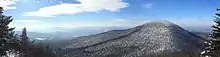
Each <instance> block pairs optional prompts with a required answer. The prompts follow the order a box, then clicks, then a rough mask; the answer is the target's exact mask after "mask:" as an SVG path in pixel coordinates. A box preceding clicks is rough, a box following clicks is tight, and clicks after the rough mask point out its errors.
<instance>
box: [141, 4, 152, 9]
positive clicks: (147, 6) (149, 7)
mask: <svg viewBox="0 0 220 57" xmlns="http://www.w3.org/2000/svg"><path fill="white" fill-rule="evenodd" d="M143 7H145V8H148V9H151V8H153V4H144V5H143Z"/></svg>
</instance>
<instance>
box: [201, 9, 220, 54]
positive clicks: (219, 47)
mask: <svg viewBox="0 0 220 57" xmlns="http://www.w3.org/2000/svg"><path fill="white" fill-rule="evenodd" d="M217 11H219V9H217ZM215 15H216V16H215V19H214V22H215V25H213V26H212V28H213V30H212V33H211V34H210V35H209V37H211V39H210V40H208V41H207V42H205V48H204V49H203V51H202V53H201V54H202V55H203V56H211V57H220V13H219V12H218V13H216V14H215Z"/></svg>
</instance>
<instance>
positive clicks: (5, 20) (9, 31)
mask: <svg viewBox="0 0 220 57" xmlns="http://www.w3.org/2000/svg"><path fill="white" fill-rule="evenodd" d="M12 20H13V19H12V17H11V16H5V15H3V7H0V56H3V55H6V51H9V50H11V49H15V48H16V47H19V41H18V38H17V37H16V35H14V31H13V30H14V28H9V26H8V25H9V24H10V22H12ZM15 45H16V46H15Z"/></svg>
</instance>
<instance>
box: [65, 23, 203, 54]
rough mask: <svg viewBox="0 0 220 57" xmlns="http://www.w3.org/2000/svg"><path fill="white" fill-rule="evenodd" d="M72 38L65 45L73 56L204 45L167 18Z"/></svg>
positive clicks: (186, 49) (194, 49) (193, 48)
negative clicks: (118, 29) (124, 28)
mask: <svg viewBox="0 0 220 57" xmlns="http://www.w3.org/2000/svg"><path fill="white" fill-rule="evenodd" d="M71 42H72V43H71V45H69V46H67V47H68V48H69V47H70V48H69V49H70V50H71V49H72V50H71V51H69V52H71V53H70V54H74V55H72V56H75V57H109V56H111V57H142V56H148V55H150V54H160V53H161V52H171V53H175V52H198V51H200V49H201V47H203V46H204V45H203V44H202V43H203V42H204V41H203V40H202V39H201V38H200V37H198V36H196V35H194V34H192V33H190V32H188V31H186V30H184V29H183V28H181V27H179V26H178V25H175V24H173V23H171V22H169V21H166V20H161V21H152V22H149V23H146V24H144V25H141V26H138V27H135V28H130V29H126V30H121V31H111V32H106V33H101V34H96V35H90V36H85V37H79V38H75V39H74V40H73V41H71ZM82 54H83V55H82Z"/></svg>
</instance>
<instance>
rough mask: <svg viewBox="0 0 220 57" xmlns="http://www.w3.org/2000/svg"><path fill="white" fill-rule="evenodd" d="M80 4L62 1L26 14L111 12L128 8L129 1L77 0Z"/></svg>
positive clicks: (51, 14) (50, 14)
mask: <svg viewBox="0 0 220 57" xmlns="http://www.w3.org/2000/svg"><path fill="white" fill-rule="evenodd" d="M77 1H78V2H79V4H70V3H62V4H58V5H55V6H49V7H43V8H40V9H39V10H37V11H32V12H25V13H24V16H41V17H53V16H55V15H60V14H76V13H81V12H99V11H102V10H107V11H110V12H117V11H120V9H122V8H126V7H127V6H128V3H125V2H123V1H122V0H77Z"/></svg>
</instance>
